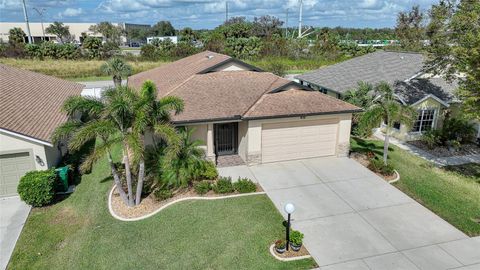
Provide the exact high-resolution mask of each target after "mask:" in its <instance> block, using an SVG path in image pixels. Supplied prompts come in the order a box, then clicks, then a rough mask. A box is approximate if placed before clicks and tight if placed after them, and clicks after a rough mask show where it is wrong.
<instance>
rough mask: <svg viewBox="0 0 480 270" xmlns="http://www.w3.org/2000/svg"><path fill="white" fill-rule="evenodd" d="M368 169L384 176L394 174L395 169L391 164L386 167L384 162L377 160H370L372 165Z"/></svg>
mask: <svg viewBox="0 0 480 270" xmlns="http://www.w3.org/2000/svg"><path fill="white" fill-rule="evenodd" d="M368 168H369V169H370V170H372V171H374V172H377V173H380V174H382V175H392V174H393V173H394V169H393V166H392V165H391V164H387V165H385V163H383V160H380V159H377V158H372V159H370V164H369V165H368Z"/></svg>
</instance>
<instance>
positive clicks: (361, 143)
mask: <svg viewBox="0 0 480 270" xmlns="http://www.w3.org/2000/svg"><path fill="white" fill-rule="evenodd" d="M352 141H353V143H352V144H351V147H350V149H351V151H352V152H359V153H368V152H373V153H374V154H375V155H377V156H382V155H383V142H380V141H379V142H375V141H368V140H365V139H362V138H358V137H352ZM388 151H389V152H393V151H395V150H394V149H393V148H392V147H388Z"/></svg>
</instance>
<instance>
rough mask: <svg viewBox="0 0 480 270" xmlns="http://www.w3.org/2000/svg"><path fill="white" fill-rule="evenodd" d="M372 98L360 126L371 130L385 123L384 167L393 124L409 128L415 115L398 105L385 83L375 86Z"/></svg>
mask: <svg viewBox="0 0 480 270" xmlns="http://www.w3.org/2000/svg"><path fill="white" fill-rule="evenodd" d="M374 96H375V98H374V99H373V102H372V105H370V106H369V107H368V108H367V109H366V111H365V112H364V113H363V115H362V117H361V119H360V125H361V126H363V127H365V128H368V129H372V128H375V127H378V126H379V125H380V124H381V123H382V121H383V122H384V123H385V129H386V130H385V141H384V144H383V163H384V164H385V165H386V164H387V158H388V145H389V139H390V133H391V130H392V127H393V125H394V123H400V124H402V125H405V126H407V127H411V125H412V124H413V121H414V120H415V117H416V114H417V113H416V111H415V110H414V109H413V108H411V107H408V106H403V105H402V104H400V103H399V102H398V101H397V100H396V97H395V94H394V92H393V90H392V88H391V87H390V85H389V84H388V83H386V82H380V83H379V84H378V85H376V86H375V95H374Z"/></svg>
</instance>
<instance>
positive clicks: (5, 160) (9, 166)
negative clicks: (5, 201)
mask: <svg viewBox="0 0 480 270" xmlns="http://www.w3.org/2000/svg"><path fill="white" fill-rule="evenodd" d="M34 169H35V166H34V163H33V158H32V157H31V156H30V154H29V153H28V152H23V153H15V154H8V155H0V197H6V196H13V195H17V186H18V182H19V181H20V178H21V177H22V176H23V175H24V174H25V173H26V172H28V171H31V170H34Z"/></svg>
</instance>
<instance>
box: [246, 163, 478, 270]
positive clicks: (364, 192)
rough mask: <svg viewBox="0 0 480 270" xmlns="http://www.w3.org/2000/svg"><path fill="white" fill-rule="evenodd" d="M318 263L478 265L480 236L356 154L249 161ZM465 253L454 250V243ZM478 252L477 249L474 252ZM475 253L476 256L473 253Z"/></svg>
mask: <svg viewBox="0 0 480 270" xmlns="http://www.w3.org/2000/svg"><path fill="white" fill-rule="evenodd" d="M248 168H249V170H250V171H251V173H252V175H253V177H254V178H255V179H256V180H257V181H258V182H259V183H260V184H261V185H262V187H263V189H264V190H265V191H266V192H267V195H268V196H269V197H270V199H271V200H272V201H273V203H274V204H275V206H276V207H277V209H278V210H279V212H280V213H281V214H282V215H283V216H284V217H286V214H285V212H284V210H283V208H284V206H285V204H286V203H289V202H291V203H293V204H294V205H295V208H296V210H295V212H294V213H293V214H292V219H293V220H292V227H293V229H296V230H300V231H302V232H303V233H304V234H305V239H304V243H305V246H306V247H307V248H308V250H309V251H310V253H311V255H312V256H313V257H314V259H315V260H316V261H317V263H318V264H319V266H320V269H370V270H373V269H414V270H418V269H421V270H426V269H450V268H455V267H470V266H471V265H475V264H480V253H478V252H476V251H478V250H479V249H478V248H479V246H478V245H479V240H478V239H476V238H468V237H467V236H466V235H465V234H464V233H462V232H461V231H459V230H458V229H456V228H455V227H453V226H452V225H450V224H449V223H447V222H446V221H444V220H443V219H441V218H440V217H438V216H437V215H435V214H434V213H432V212H431V211H430V210H428V209H426V208H425V207H423V206H422V205H420V204H419V203H417V202H416V201H414V200H412V199H411V198H410V197H408V196H407V195H405V194H404V193H402V192H401V191H399V190H398V189H396V188H395V187H393V186H392V185H390V184H388V183H387V182H385V181H384V180H383V179H381V178H380V177H378V176H377V175H376V174H374V173H372V172H371V171H369V170H368V169H367V168H365V167H363V166H362V165H360V164H359V163H357V162H356V161H354V160H351V159H348V158H336V157H329V158H314V159H306V160H296V161H288V162H277V163H269V164H261V165H257V166H252V167H248ZM460 246H461V248H462V249H463V251H462V252H455V251H456V250H457V248H460ZM477 253H478V254H477ZM470 254H471V255H470Z"/></svg>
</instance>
